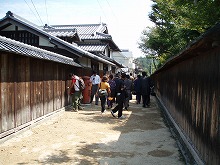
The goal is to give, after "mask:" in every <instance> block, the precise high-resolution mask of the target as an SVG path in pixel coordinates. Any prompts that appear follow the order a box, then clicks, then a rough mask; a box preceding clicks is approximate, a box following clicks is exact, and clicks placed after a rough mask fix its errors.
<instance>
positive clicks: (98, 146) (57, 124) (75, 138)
mask: <svg viewBox="0 0 220 165" xmlns="http://www.w3.org/2000/svg"><path fill="white" fill-rule="evenodd" d="M123 114H124V115H125V116H126V119H123V120H119V119H116V118H113V117H112V116H111V114H110V111H109V110H108V111H107V112H106V113H105V114H104V115H101V114H100V106H95V105H85V109H84V110H82V111H79V112H70V111H60V112H59V113H57V114H56V115H53V116H52V117H50V118H49V119H47V120H46V121H44V122H41V123H40V124H39V125H37V126H35V127H31V128H30V129H27V130H26V131H23V132H22V133H19V134H17V135H16V136H14V137H13V138H11V139H9V140H7V141H5V142H2V143H1V144H0V165H16V164H17V165H34V164H36V165H37V164H40V165H52V164H63V165H64V164H66V165H69V164H70V165H71V164H74V165H75V164H82V165H90V164H92V165H93V164H97V165H98V164H99V165H144V164H146V165H183V164H185V163H184V162H183V161H182V157H181V155H180V153H179V150H178V148H177V145H176V142H175V140H174V139H173V138H172V136H171V133H170V131H169V129H168V128H167V127H166V125H165V124H164V121H163V118H162V115H161V112H160V110H159V108H158V107H157V103H156V101H155V98H154V97H152V98H151V107H150V108H142V106H141V105H137V104H135V100H131V103H130V107H129V110H128V111H124V112H123Z"/></svg>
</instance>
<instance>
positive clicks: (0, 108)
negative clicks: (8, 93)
mask: <svg viewBox="0 0 220 165" xmlns="http://www.w3.org/2000/svg"><path fill="white" fill-rule="evenodd" d="M2 58H3V54H2V52H0V68H1V72H0V96H1V97H0V133H1V132H2V93H3V92H2V85H3V84H2V70H3V68H2V61H3V60H2Z"/></svg>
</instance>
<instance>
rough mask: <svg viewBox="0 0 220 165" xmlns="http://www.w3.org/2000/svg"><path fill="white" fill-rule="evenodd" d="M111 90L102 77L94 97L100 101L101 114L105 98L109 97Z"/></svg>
mask: <svg viewBox="0 0 220 165" xmlns="http://www.w3.org/2000/svg"><path fill="white" fill-rule="evenodd" d="M110 93H111V90H110V85H109V83H108V78H107V77H106V76H103V77H102V82H101V83H100V84H99V87H98V90H97V92H96V96H99V98H100V100H101V113H102V114H103V113H105V111H106V109H105V105H106V99H107V96H110Z"/></svg>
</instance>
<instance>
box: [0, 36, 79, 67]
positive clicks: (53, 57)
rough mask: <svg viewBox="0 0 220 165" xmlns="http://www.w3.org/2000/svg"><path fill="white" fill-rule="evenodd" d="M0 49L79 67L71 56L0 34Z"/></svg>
mask: <svg viewBox="0 0 220 165" xmlns="http://www.w3.org/2000/svg"><path fill="white" fill-rule="evenodd" d="M0 51H6V52H12V53H16V54H19V55H24V56H28V57H33V58H39V59H44V60H49V61H54V62H59V63H63V64H68V65H73V66H77V67H81V66H80V65H79V64H77V63H76V62H74V61H73V59H72V58H68V57H65V56H62V55H59V54H57V53H53V52H50V51H47V50H44V49H40V48H37V47H34V46H31V45H27V44H24V43H21V42H18V41H15V40H12V39H9V38H6V37H2V36H0Z"/></svg>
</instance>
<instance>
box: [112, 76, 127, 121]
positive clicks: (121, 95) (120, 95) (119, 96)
mask: <svg viewBox="0 0 220 165" xmlns="http://www.w3.org/2000/svg"><path fill="white" fill-rule="evenodd" d="M125 76H126V75H125V74H124V73H122V75H121V79H119V78H118V77H116V78H115V79H114V80H115V83H116V87H115V93H116V103H117V106H116V107H115V108H114V109H113V110H112V111H111V114H112V116H113V117H116V116H115V113H116V112H118V118H119V119H124V118H125V117H124V116H123V115H122V110H123V103H124V100H125V85H124V78H125Z"/></svg>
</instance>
